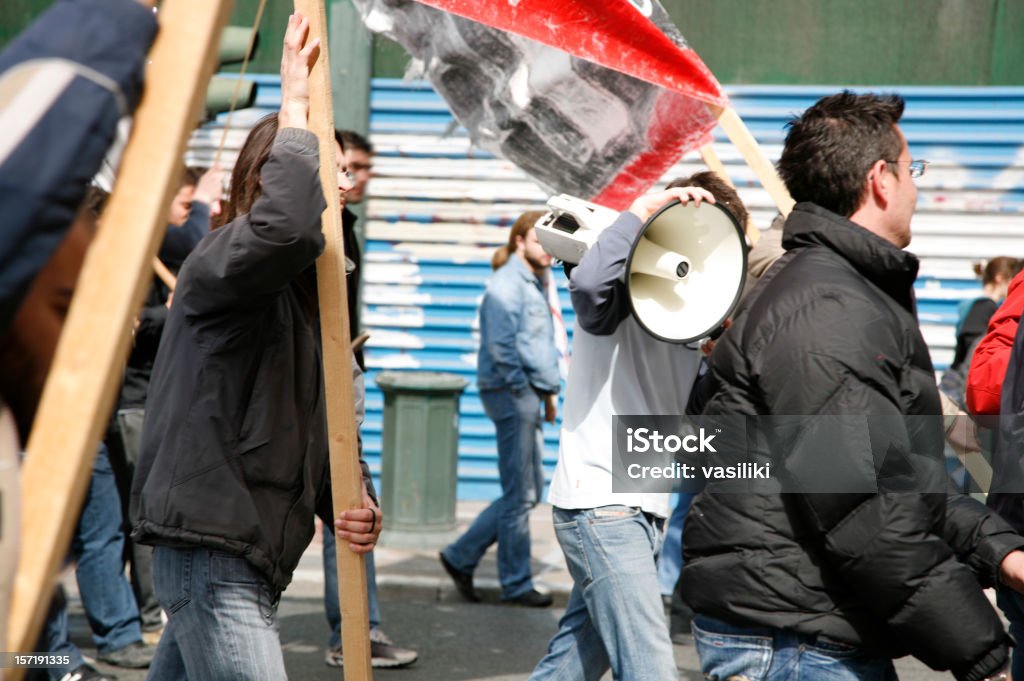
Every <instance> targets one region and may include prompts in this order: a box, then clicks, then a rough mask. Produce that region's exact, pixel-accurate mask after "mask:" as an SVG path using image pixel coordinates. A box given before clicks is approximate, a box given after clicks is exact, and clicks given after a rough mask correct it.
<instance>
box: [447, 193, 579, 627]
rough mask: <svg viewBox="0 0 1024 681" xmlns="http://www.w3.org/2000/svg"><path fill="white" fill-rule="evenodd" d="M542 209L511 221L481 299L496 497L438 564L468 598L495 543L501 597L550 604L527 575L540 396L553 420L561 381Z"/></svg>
mask: <svg viewBox="0 0 1024 681" xmlns="http://www.w3.org/2000/svg"><path fill="white" fill-rule="evenodd" d="M542 215H543V213H541V212H530V213H524V214H523V215H522V216H520V217H519V219H518V220H517V221H516V223H515V224H514V225H513V226H512V231H511V233H510V235H509V242H508V244H507V245H505V246H503V247H502V248H500V249H499V250H498V252H497V253H496V254H495V257H494V260H493V261H492V266H494V268H495V269H496V270H497V272H495V274H494V276H493V277H492V278H491V280H490V281H489V282H488V284H487V291H486V293H485V294H484V298H483V301H482V302H481V303H480V354H479V358H478V361H477V387H478V388H479V390H480V401H481V402H483V405H484V411H486V412H487V416H488V417H489V418H490V419H491V420H492V421H494V425H495V428H496V430H497V437H498V466H499V473H500V476H501V489H502V495H501V497H500V498H498V499H496V500H495V501H494V502H493V503H492V504H491V505H490V506H488V507H487V508H486V509H485V510H484V512H483V513H481V514H480V515H479V516H478V517H477V519H476V520H475V521H474V522H473V524H472V525H471V526H470V528H469V530H467V531H466V533H465V534H463V535H462V536H461V537H460V538H459V539H458V540H457V541H456V542H455V543H453V544H451V545H450V546H448V547H447V548H446V549H445V550H444V551H442V552H441V562H442V564H443V565H444V567H445V569H446V570H447V571H448V574H449V575H451V577H452V579H453V580H454V581H455V585H456V586H457V587H458V590H459V593H461V594H462V595H463V597H464V598H466V599H467V600H470V601H477V600H479V596H478V595H477V594H476V592H475V591H474V590H473V570H474V569H475V568H476V566H477V564H478V563H479V562H480V559H481V558H482V557H483V555H484V553H485V552H486V551H487V549H488V547H490V546H491V544H493V543H494V542H495V541H497V542H498V575H499V577H500V579H501V598H502V600H503V601H505V602H506V603H511V604H515V605H525V606H532V607H546V606H548V605H551V596H549V595H548V594H542V593H540V592H538V591H537V590H536V589H534V588H533V579H532V576H531V574H530V526H529V514H530V509H532V508H533V507H534V506H536V505H537V502H538V501H539V500H540V495H541V491H542V490H543V489H544V470H543V468H542V466H541V457H542V456H543V453H544V446H543V436H542V431H541V415H540V407H541V402H544V405H545V410H544V411H545V419H546V420H547V421H548V422H549V423H554V421H555V394H556V393H557V392H558V388H559V381H560V377H559V372H558V351H557V349H556V348H555V343H554V328H553V325H552V321H551V310H550V308H549V306H548V299H547V296H546V295H545V293H544V284H545V282H546V279H547V276H548V267H549V266H550V264H551V256H549V255H548V254H547V253H545V252H544V250H543V249H542V248H541V246H540V243H539V242H538V241H537V234H536V231H535V230H534V228H533V226H534V224H535V223H536V222H537V220H538V219H539V218H540V217H541V216H542Z"/></svg>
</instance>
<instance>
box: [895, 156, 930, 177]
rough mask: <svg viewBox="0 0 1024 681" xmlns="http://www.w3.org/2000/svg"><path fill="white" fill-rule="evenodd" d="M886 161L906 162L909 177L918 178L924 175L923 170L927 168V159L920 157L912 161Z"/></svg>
mask: <svg viewBox="0 0 1024 681" xmlns="http://www.w3.org/2000/svg"><path fill="white" fill-rule="evenodd" d="M886 163H895V164H897V165H898V164H900V163H906V164H908V165H909V166H910V177H912V178H915V179H916V178H918V177H921V176H922V175H924V171H926V170H928V161H925V160H921V159H914V160H913V161H886Z"/></svg>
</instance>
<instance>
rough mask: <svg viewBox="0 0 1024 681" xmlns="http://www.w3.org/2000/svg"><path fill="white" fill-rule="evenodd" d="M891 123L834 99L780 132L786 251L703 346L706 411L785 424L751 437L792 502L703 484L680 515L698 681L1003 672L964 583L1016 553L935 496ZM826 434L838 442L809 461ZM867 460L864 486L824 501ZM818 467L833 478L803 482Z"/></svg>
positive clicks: (937, 485) (981, 579)
mask: <svg viewBox="0 0 1024 681" xmlns="http://www.w3.org/2000/svg"><path fill="white" fill-rule="evenodd" d="M902 112H903V101H902V99H900V98H898V97H895V96H888V97H880V96H876V95H870V94H868V95H854V94H852V93H849V92H844V93H842V94H838V95H834V96H830V97H826V98H824V99H822V100H821V101H819V102H818V103H817V104H815V105H814V106H813V107H811V108H810V109H808V110H807V111H806V112H805V113H804V114H803V115H802V116H801V117H800V118H798V119H796V120H795V121H793V122H792V123H791V124H790V130H789V133H788V135H787V138H786V144H785V148H784V150H783V154H782V158H781V160H780V162H779V170H780V173H781V174H782V177H783V179H784V180H785V182H786V185H787V187H788V188H789V190H790V193H791V194H792V195H793V197H794V199H796V200H797V201H798V204H797V206H796V208H795V209H794V210H793V212H792V214H791V215H790V216H789V218H788V220H787V222H786V225H785V231H784V236H783V246H784V248H785V249H786V251H787V253H786V254H785V255H784V256H783V257H782V258H781V259H780V261H779V262H778V263H776V264H775V265H774V266H773V268H772V269H771V270H769V272H768V273H767V274H766V275H765V277H764V278H763V279H762V280H761V282H759V284H758V286H757V287H756V288H755V289H754V291H753V292H752V294H751V298H750V300H748V301H746V302H745V311H744V312H742V313H741V314H740V315H738V316H737V318H736V320H735V321H734V323H733V325H732V327H731V328H730V329H729V330H728V331H727V332H726V334H725V335H724V336H723V337H722V339H721V340H720V341H719V343H718V345H717V346H716V347H715V350H714V353H713V354H712V356H711V373H710V380H711V381H712V382H713V384H712V386H711V393H712V395H713V396H712V398H711V399H710V401H709V402H708V404H707V406H706V407H705V409H704V413H705V414H707V415H717V416H719V417H721V415H734V414H740V415H749V416H759V417H772V416H774V417H778V416H780V415H785V416H787V417H794V416H796V417H798V418H795V419H794V418H788V419H786V420H779V419H776V420H775V422H774V424H773V427H774V428H775V430H769V431H766V436H765V440H764V441H765V442H767V448H768V450H769V451H771V453H772V455H773V456H774V457H775V458H773V468H777V470H779V472H780V473H781V476H782V485H783V487H782V489H783V491H784V492H785V491H791V489H792V488H789V489H787V488H786V484H787V478H786V477H785V476H786V472H789V473H791V474H792V473H793V472H794V471H796V473H797V475H798V476H800V478H799V479H800V482H801V483H802V485H801V487H800V490H801V493H784V494H767V493H761V494H736V493H723V492H722V491H721V488H720V485H719V486H718V487H719V489H720V491H719V493H716V485H715V484H710V485H709V486H708V487H707V488H706V490H705V491H704V492H703V493H702V494H701V495H700V496H699V497H698V498H697V500H696V502H695V503H694V505H693V507H692V509H691V510H690V514H689V516H688V518H687V521H686V531H685V536H684V544H683V545H684V556H685V567H684V568H683V574H682V578H681V584H682V588H683V592H684V597H685V599H686V600H687V602H688V603H689V604H690V605H691V607H693V609H694V611H695V612H697V613H698V617H697V619H696V620H695V626H694V635H695V639H696V643H697V648H698V651H699V653H700V656H701V666H702V670H703V672H704V673H705V675H706V676H707V678H718V679H726V678H731V677H733V676H737V677H743V678H750V679H763V680H765V681H773V680H774V679H781V678H783V674H788V675H786V676H785V678H787V679H790V678H792V679H815V678H822V677H821V674H824V673H826V672H825V670H824V669H823V668H827V671H828V673H830V674H832V675H830V676H828V678H830V679H832V678H835V679H851V680H852V679H876V678H877V679H891V678H895V672H894V671H893V667H892V661H891V660H892V658H894V657H899V656H902V655H907V654H910V655H914V656H915V657H917V658H918V659H920V660H921V661H923V662H925V663H926V664H928V665H929V666H931V667H932V668H934V669H941V670H947V669H948V670H951V671H952V672H953V673H954V674H955V676H956V677H957V678H958V679H960V680H961V681H981V680H982V679H989V678H1000V674H1001V672H1002V670H1003V669H1004V668H1005V665H1006V659H1007V648H1008V644H1009V639H1008V638H1007V636H1006V634H1005V632H1004V631H1003V628H1002V625H1001V624H1000V621H999V618H998V617H997V616H996V613H995V611H994V610H993V608H992V606H991V605H990V604H989V602H988V601H987V599H986V598H985V596H984V594H983V593H982V586H990V585H992V584H993V583H995V582H996V581H998V580H1002V581H1003V582H1006V583H1008V584H1010V585H1011V586H1015V587H1019V586H1020V575H1021V574H1024V572H1022V570H1021V561H1022V559H1024V553H1021V552H1020V551H1018V549H1021V548H1024V539H1022V538H1021V537H1019V536H1018V535H1016V534H1014V533H1013V531H1012V530H1011V528H1010V527H1009V526H1008V525H1006V523H1004V522H1003V521H1002V520H1000V519H999V518H998V517H996V516H994V515H992V514H990V513H988V512H987V511H986V509H985V507H984V506H982V505H981V504H979V503H977V502H975V501H974V500H972V499H970V498H968V497H963V496H948V497H947V495H946V494H945V492H944V489H945V487H944V482H943V476H942V475H941V471H942V469H941V462H942V442H943V430H942V425H941V420H940V419H938V418H928V417H929V416H931V415H938V414H941V409H940V405H939V396H938V392H937V390H936V387H935V373H934V370H933V367H932V364H931V361H930V359H929V356H928V348H927V346H926V345H925V343H924V340H923V339H922V337H921V333H920V331H919V329H918V323H917V317H916V307H915V300H914V294H913V283H914V279H915V278H916V276H917V269H918V261H917V258H916V257H914V256H913V255H911V254H910V253H907V252H905V251H903V250H901V249H902V248H903V247H905V246H907V244H909V242H910V219H911V216H912V215H913V212H914V205H915V202H916V199H917V191H916V189H915V188H914V182H913V179H912V178H913V177H916V176H919V175H920V174H921V173H922V172H923V171H924V163H922V162H918V161H912V160H911V157H910V152H909V150H908V147H907V143H906V139H905V138H904V136H903V134H902V132H901V131H900V129H899V127H898V125H897V123H898V121H899V119H900V116H901V115H902ZM858 421H859V423H860V424H861V425H860V427H859V428H857V427H853V428H850V427H849V424H850V423H851V422H854V423H856V422H858ZM761 423H765V422H763V421H762V422H761ZM828 423H830V424H831V425H830V426H829V427H832V428H840V429H842V428H843V427H844V425H845V426H846V429H845V431H844V430H839V431H835V430H834V431H832V432H833V433H838V435H839V436H837V437H831V438H830V439H828V440H824V442H826V443H827V444H826V445H825V446H822V444H821V443H822V442H823V439H822V437H821V434H822V431H821V429H822V427H823V424H828ZM780 443H783V444H782V446H780ZM880 443H881V444H880ZM780 452H782V453H784V455H785V456H784V457H780ZM865 462H866V464H867V466H866V470H867V472H868V476H869V477H871V478H872V480H871V483H872V484H874V483H875V480H874V478H875V477H876V476H877V482H878V490H879V491H873V490H874V489H875V488H874V487H872V488H871V489H872V491H864V488H863V485H862V484H860V482H859V481H854V482H853V483H852V486H851V487H850V489H855V490H857V491H854V492H851V493H835V491H836V490H837V489H841V488H843V487H844V485H846V483H847V481H848V478H847V479H845V480H840V479H838V478H837V476H843V475H845V474H846V473H847V472H850V471H853V472H860V473H863V471H864V470H865V467H864V464H865ZM935 464H939V465H935ZM823 471H825V472H833V473H834V475H833V476H832V479H831V480H826V479H825V478H824V477H818V478H813V477H812V478H808V477H805V476H803V475H802V474H803V473H807V472H809V473H810V474H811V475H814V474H820V473H822V472H823ZM788 481H789V482H790V483H792V482H793V478H792V477H791V478H789V479H788ZM893 483H894V484H893ZM890 485H891V486H890ZM894 490H898V491H894ZM739 637H742V638H739Z"/></svg>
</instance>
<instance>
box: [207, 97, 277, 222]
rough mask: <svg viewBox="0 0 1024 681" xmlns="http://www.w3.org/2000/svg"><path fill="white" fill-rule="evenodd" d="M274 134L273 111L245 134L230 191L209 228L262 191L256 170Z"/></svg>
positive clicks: (241, 210) (230, 216) (264, 159)
mask: <svg viewBox="0 0 1024 681" xmlns="http://www.w3.org/2000/svg"><path fill="white" fill-rule="evenodd" d="M276 136H277V114H276V113H272V114H269V115H267V116H264V117H263V118H261V119H260V120H259V122H258V123H256V125H255V126H253V129H252V131H250V132H249V136H248V137H246V138H245V144H243V145H242V150H241V151H240V152H238V160H237V161H235V167H234V169H233V170H232V171H231V191H230V193H229V194H228V200H227V201H226V202H225V203H224V208H223V210H221V212H220V215H217V216H215V217H214V218H213V226H212V229H217V228H218V227H223V226H224V225H226V224H228V223H229V222H231V221H232V220H234V219H235V218H237V217H238V216H239V215H245V214H246V213H248V212H249V211H250V210H251V209H252V204H253V203H254V202H255V201H256V199H258V198H259V197H260V194H261V193H262V192H263V189H262V187H261V186H260V171H261V170H263V164H264V163H266V162H267V158H269V157H270V149H271V147H273V146H274V138H275V137H276Z"/></svg>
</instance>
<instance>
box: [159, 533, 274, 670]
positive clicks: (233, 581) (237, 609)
mask: <svg viewBox="0 0 1024 681" xmlns="http://www.w3.org/2000/svg"><path fill="white" fill-rule="evenodd" d="M153 587H154V589H155V591H156V597H157V598H158V599H159V600H160V605H161V606H162V607H163V609H164V610H165V611H167V615H168V621H167V626H166V627H165V628H164V634H163V636H161V637H160V645H159V646H157V649H156V656H155V657H154V658H153V663H152V664H151V665H150V667H149V675H148V676H147V677H146V679H147V681H165V680H166V681H172V680H173V681H187V680H188V679H193V680H195V679H203V681H234V680H236V679H248V680H249V681H280V680H281V679H286V678H287V674H286V673H285V669H284V656H283V655H282V653H281V639H280V636H279V634H278V623H277V604H278V600H279V598H280V592H278V591H277V590H276V589H274V588H273V587H272V586H271V585H270V583H269V582H268V581H267V580H266V579H265V578H264V577H263V576H262V575H261V574H260V573H259V572H257V571H256V569H255V568H254V567H253V566H252V565H251V564H250V563H249V562H248V561H247V560H245V559H244V558H240V557H238V556H233V555H230V554H227V553H220V552H217V551H211V550H209V549H204V548H171V547H169V546H157V547H156V549H155V550H154V551H153Z"/></svg>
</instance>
